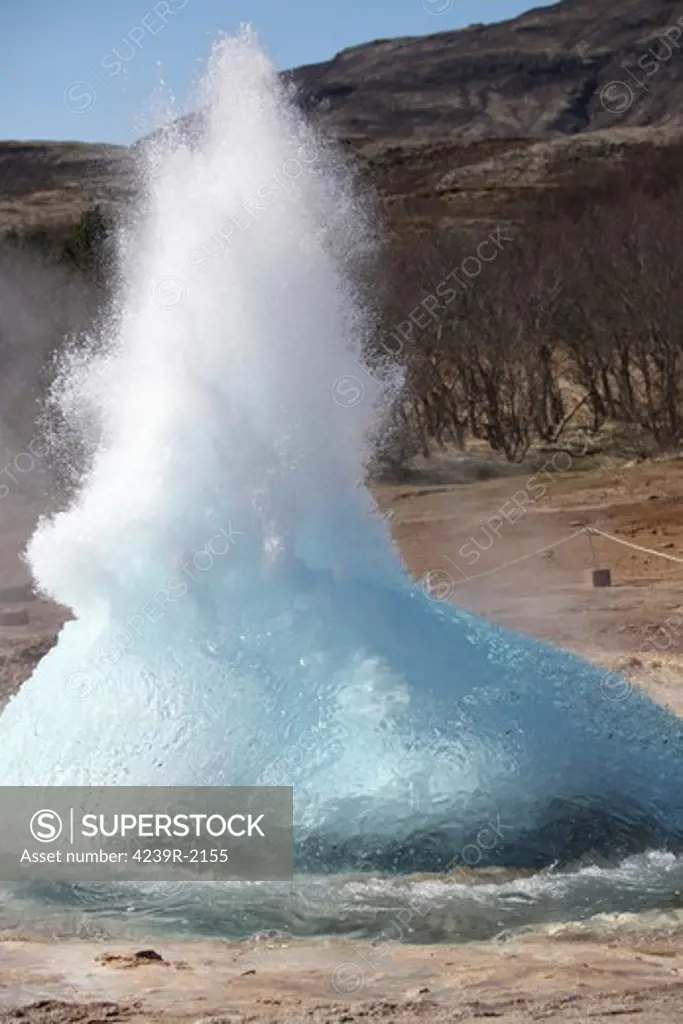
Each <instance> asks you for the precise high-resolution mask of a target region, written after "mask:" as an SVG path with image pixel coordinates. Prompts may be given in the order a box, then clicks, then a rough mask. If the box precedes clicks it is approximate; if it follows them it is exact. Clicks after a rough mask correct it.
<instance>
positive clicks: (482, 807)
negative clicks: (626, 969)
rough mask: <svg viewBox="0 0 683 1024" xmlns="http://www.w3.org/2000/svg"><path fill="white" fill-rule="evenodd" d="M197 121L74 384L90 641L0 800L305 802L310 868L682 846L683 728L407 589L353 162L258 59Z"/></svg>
mask: <svg viewBox="0 0 683 1024" xmlns="http://www.w3.org/2000/svg"><path fill="white" fill-rule="evenodd" d="M202 102H203V105H204V108H205V110H206V111H207V113H206V117H205V118H204V120H203V123H202V126H201V131H199V130H197V132H196V133H195V134H194V135H192V133H189V132H184V131H183V130H182V129H180V128H177V127H176V128H173V127H171V128H169V129H168V130H166V131H165V132H163V133H161V135H160V136H159V138H158V139H157V140H156V142H155V143H154V145H153V147H151V148H150V149H149V151H148V153H147V156H146V168H145V175H146V185H147V187H146V188H145V189H144V190H143V193H144V200H143V201H141V207H140V211H139V217H138V220H137V222H136V223H135V224H134V225H132V226H131V227H130V228H129V229H128V231H127V234H126V236H125V237H124V238H123V239H122V241H121V256H122V260H121V262H122V266H124V267H125V268H126V280H125V282H124V283H123V285H122V288H121V294H120V296H119V299H118V303H117V305H116V308H115V309H114V311H113V312H112V315H111V318H110V322H109V328H108V330H107V331H106V332H105V333H104V334H103V336H101V337H99V338H98V339H96V341H94V342H93V343H92V345H91V346H90V348H89V350H88V352H87V354H86V355H84V353H83V348H82V347H81V348H79V350H78V353H77V354H76V355H74V356H73V357H72V358H71V360H68V361H67V365H66V366H65V368H64V371H63V373H62V374H61V376H60V378H59V380H58V382H57V385H56V390H55V396H56V400H57V401H58V403H59V406H60V410H61V414H62V415H63V416H64V418H65V421H66V423H67V425H68V427H69V429H70V430H72V431H74V432H75V433H76V434H77V435H78V436H79V437H80V438H81V440H82V442H83V443H84V445H85V449H86V450H89V451H91V452H92V457H91V460H90V463H89V465H88V469H87V472H86V473H85V474H84V476H83V481H82V486H81V488H80V491H79V493H78V496H77V497H76V498H75V500H74V501H73V502H72V504H71V506H70V507H69V508H67V509H66V510H65V511H64V512H62V513H61V514H59V515H57V516H56V517H55V518H53V519H51V520H50V521H47V522H43V523H41V524H40V525H39V528H38V529H37V532H36V534H35V536H34V537H33V539H32V541H31V543H30V546H29V550H28V557H29V560H30V563H31V566H32V569H33V572H34V575H35V578H36V580H37V582H38V584H39V586H40V587H41V588H42V590H43V591H44V592H46V593H47V594H49V595H50V596H52V597H53V598H54V599H56V600H57V601H60V602H61V603H63V604H65V605H68V606H69V607H70V608H71V609H73V612H74V615H75V619H74V621H71V622H69V623H68V624H67V625H66V626H65V627H64V629H63V630H62V632H61V634H60V637H59V641H58V643H57V645H56V647H55V648H54V649H53V650H52V651H51V652H50V653H49V654H48V655H47V656H46V657H45V658H44V659H43V660H42V662H41V663H40V665H39V666H38V668H37V670H36V671H35V673H34V674H33V676H32V677H31V679H30V680H29V681H28V682H27V683H26V685H25V686H24V687H23V689H22V690H21V692H20V694H19V695H18V696H16V697H15V698H14V699H13V700H12V701H11V702H10V704H9V706H8V707H7V709H6V711H5V712H4V714H3V715H2V718H0V782H1V783H3V784H26V785H29V784H30V785H47V784H51V785H55V784H97V783H101V784H109V785H118V784H145V785H146V784H163V785H203V784H206V785H210V784H233V785H245V784H254V783H257V782H264V783H271V782H282V783H291V784H293V785H294V787H295V807H296V828H297V856H298V863H299V865H300V866H301V867H303V868H306V869H310V870H327V871H331V870H336V869H342V868H347V867H354V868H358V867H370V868H375V869H378V868H381V869H388V870H396V871H408V870H415V869H422V870H438V869H441V868H443V867H444V866H446V865H447V864H449V863H452V862H453V861H454V859H455V860H458V859H460V860H462V861H463V862H464V863H479V862H481V860H482V851H485V855H484V861H485V862H486V863H495V862H498V863H507V864H520V865H541V864H547V863H549V862H552V861H556V860H562V859H565V860H566V859H568V858H572V857H577V856H580V855H582V854H584V853H586V852H589V851H599V852H603V853H605V852H614V853H622V852H625V851H628V850H631V851H633V850H639V849H644V848H646V847H648V846H666V845H669V846H674V845H678V843H679V841H680V838H681V834H682V832H683V814H682V811H683V750H682V747H681V725H680V723H679V721H678V720H677V719H676V718H674V717H673V716H672V715H670V714H669V713H668V712H666V711H665V710H663V709H661V708H659V707H657V706H656V705H655V704H653V703H652V702H651V701H649V700H648V699H647V698H646V697H645V696H644V695H642V694H640V693H636V692H631V693H629V694H628V695H627V699H624V700H621V701H616V700H612V699H610V697H611V696H614V695H615V693H618V692H619V691H618V690H612V689H611V688H610V687H608V686H605V685H603V686H601V685H600V681H601V673H600V672H598V671H597V670H595V669H594V668H592V667H590V666H589V665H587V664H585V663H583V662H581V661H580V660H578V659H577V658H574V657H572V656H570V655H568V654H565V653H563V652H561V651H559V650H556V649H554V648H552V647H549V646H545V645H542V644H539V643H536V642H535V641H533V640H531V639H528V638H525V637H522V636H518V635H516V634H513V633H510V632H507V631H505V630H502V629H499V628H496V627H494V626H492V625H490V624H488V623H487V622H485V621H482V620H480V619H477V618H476V617H474V616H472V615H470V614H468V613H466V612H464V611H461V610H455V609H452V608H446V607H444V606H443V605H439V604H438V603H437V602H434V601H432V600H430V598H429V596H428V595H427V594H425V593H424V592H423V591H422V590H421V589H419V588H415V587H414V586H413V585H412V583H411V581H410V580H409V578H408V577H407V575H406V573H405V572H404V570H403V567H402V565H401V563H400V560H399V558H398V556H397V554H396V553H395V551H394V549H393V547H392V544H391V541H390V539H389V535H388V531H387V528H386V525H385V523H384V522H383V521H382V519H381V518H380V517H379V515H378V514H377V513H376V510H375V508H374V505H373V501H372V498H371V496H370V494H369V492H368V490H367V489H366V487H365V485H364V467H365V464H366V460H367V455H368V451H369V444H370V439H371V438H372V436H373V434H374V433H375V432H376V429H377V424H378V423H379V422H380V421H381V414H382V408H383V404H384V402H385V399H386V397H387V392H388V391H390V390H391V387H395V386H396V382H395V381H394V382H392V384H391V387H389V385H387V386H386V387H385V386H384V385H383V384H382V383H378V382H377V381H376V380H374V379H373V377H372V376H371V375H370V374H369V373H367V372H366V370H365V369H364V368H363V366H364V364H363V351H364V346H365V342H366V340H367V334H368V331H369V330H370V329H371V319H370V318H369V317H368V316H367V315H366V311H365V310H364V308H363V304H362V302H361V301H360V299H359V298H358V295H357V293H356V290H355V289H354V286H353V277H352V275H351V274H350V273H349V267H352V266H353V264H354V262H355V261H356V260H357V258H358V257H360V256H361V255H362V254H363V252H364V251H365V248H366V247H367V245H368V244H369V243H371V241H372V237H371V231H370V229H369V227H368V223H367V221H366V220H365V219H364V218H363V217H362V216H361V215H360V214H359V213H358V211H357V209H356V205H355V203H354V198H353V182H352V180H351V178H350V177H349V175H348V174H347V173H346V171H345V170H344V168H343V167H342V166H341V164H340V160H339V158H338V157H337V156H335V154H334V152H333V151H332V150H331V149H330V148H329V147H326V146H324V145H322V144H320V143H319V141H318V140H317V139H316V138H315V135H314V133H313V132H312V130H311V129H310V128H308V127H307V126H306V124H305V123H304V122H303V121H302V120H301V118H300V117H299V115H298V114H297V113H296V112H295V109H294V107H293V105H292V103H291V101H290V98H289V97H288V96H287V94H286V92H285V91H284V89H283V87H282V86H281V84H280V83H279V81H278V79H277V76H276V74H275V73H274V71H273V69H272V68H271V67H270V65H269V63H268V61H267V60H266V58H265V57H264V55H263V54H262V53H261V51H260V50H259V48H258V46H257V45H256V44H255V42H254V41H253V39H251V38H250V37H249V36H248V35H247V36H244V37H241V38H239V39H234V40H226V41H224V42H222V43H221V44H220V45H219V46H218V48H217V50H216V52H215V55H214V58H213V60H212V63H211V67H210V71H209V74H208V76H207V80H206V83H205V90H204V95H203V97H202ZM387 379H388V377H387ZM621 695H623V694H621ZM483 836H485V837H486V838H485V840H484V838H483ZM467 851H470V853H468V852H467ZM472 851H475V853H476V851H479V857H478V858H475V854H474V853H472ZM468 858H469V859H468Z"/></svg>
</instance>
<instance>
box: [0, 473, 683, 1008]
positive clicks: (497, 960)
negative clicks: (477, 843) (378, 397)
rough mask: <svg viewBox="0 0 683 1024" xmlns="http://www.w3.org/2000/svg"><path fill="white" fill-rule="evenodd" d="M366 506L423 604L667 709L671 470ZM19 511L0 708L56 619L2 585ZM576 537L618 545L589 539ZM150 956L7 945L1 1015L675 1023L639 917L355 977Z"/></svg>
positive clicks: (402, 953) (327, 959) (343, 954)
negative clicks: (446, 605) (450, 606)
mask: <svg viewBox="0 0 683 1024" xmlns="http://www.w3.org/2000/svg"><path fill="white" fill-rule="evenodd" d="M564 465H565V463H564V461H563V460H557V466H558V467H562V466H564ZM543 488H544V490H543ZM377 497H378V501H379V503H380V506H381V507H382V509H383V510H385V511H390V512H391V516H392V519H391V521H392V528H393V531H394V534H395V537H396V540H397V542H398V544H399V546H400V549H401V551H402V553H403V556H404V558H405V560H406V562H407V564H408V566H409V568H410V569H411V570H412V571H413V572H414V573H415V574H416V575H417V576H419V577H421V578H422V579H423V581H424V584H423V585H424V586H425V587H426V590H427V592H428V593H429V594H430V596H431V597H432V598H433V599H434V600H453V601H454V602H456V603H457V604H461V605H463V606H465V607H468V608H471V609H473V610H475V611H477V612H480V613H483V614H485V615H487V616H489V617H490V618H492V619H494V620H497V621H499V622H501V623H502V624H504V625H506V626H509V627H512V628H515V629H519V630H522V631H525V632H528V633H530V634H532V635H534V636H537V637H540V638H542V639H545V640H548V641H551V642H554V643H557V644H559V645H561V646H564V647H567V648H569V649H571V650H574V651H576V652H580V653H583V654H585V655H587V656H588V657H589V658H591V659H593V660H595V661H597V662H600V663H603V664H605V665H609V666H610V667H612V666H614V667H618V668H620V669H622V670H623V671H624V672H625V673H626V674H627V675H629V677H630V678H631V679H632V680H633V681H634V682H635V683H637V684H640V685H642V686H644V687H645V688H646V689H647V690H648V692H650V693H651V694H652V696H653V697H655V699H657V700H659V701H661V702H662V703H665V704H667V705H668V706H670V707H671V708H672V709H674V710H675V711H677V712H678V713H680V714H683V562H678V561H675V559H677V558H681V559H683V459H670V460H662V461H661V462H643V463H635V464H632V465H629V464H627V465H625V466H621V467H611V468H607V469H604V468H603V469H594V470H591V471H590V472H578V471H576V469H575V467H574V466H573V465H572V466H569V467H567V468H565V469H560V468H557V469H556V468H555V467H552V466H551V467H550V468H548V469H547V470H546V472H545V474H541V475H539V474H538V473H535V474H533V473H529V474H527V475H518V476H514V477H506V478H503V479H494V480H487V481H483V482H476V483H467V484H447V483H446V484H443V483H440V484H438V485H433V486H411V487H408V486H406V487H381V488H379V489H378V491H377ZM35 508H36V505H35V502H29V501H28V499H27V498H25V497H22V495H12V496H10V497H8V498H7V499H6V501H5V502H3V503H2V504H1V505H0V515H1V516H2V517H3V525H2V536H3V539H4V543H3V544H2V545H1V546H0V613H2V611H3V609H10V610H12V609H14V610H16V609H17V608H24V609H26V611H27V612H28V617H29V621H28V623H27V624H26V625H13V626H0V659H1V660H0V686H1V687H2V688H3V689H2V691H1V692H4V694H5V695H7V694H9V693H10V692H11V691H12V690H13V689H15V688H16V687H17V686H18V685H19V684H20V682H21V680H22V679H23V678H25V677H26V675H28V674H29V672H30V671H31V669H32V667H33V665H34V664H35V663H36V661H37V659H38V658H39V657H40V656H41V655H42V653H44V651H45V650H47V649H48V648H49V646H50V644H51V643H52V642H53V638H54V635H55V631H56V629H57V628H58V627H59V624H60V623H61V622H62V621H63V618H64V612H63V611H62V610H60V609H58V608H55V607H54V606H52V605H50V604H49V603H48V602H44V601H40V600H38V599H36V598H35V597H33V596H31V595H30V594H28V593H24V592H22V591H21V590H17V589H16V588H17V587H25V586H26V584H27V582H28V577H27V572H26V569H25V567H24V566H23V564H22V563H21V561H20V559H19V558H18V551H19V550H20V547H21V545H22V544H23V543H24V541H25V539H26V537H27V536H28V534H29V533H30V530H31V528H32V524H33V522H34V521H35V515H36V513H35ZM586 526H590V527H593V528H596V529H599V530H601V531H603V532H604V533H606V534H609V535H610V537H611V538H616V540H614V539H609V538H605V537H604V536H597V535H596V536H591V537H589V535H588V534H587V533H586V532H585V530H584V527H586ZM582 531H583V532H582ZM619 541H623V542H627V544H635V545H638V546H640V547H641V548H649V549H653V550H654V551H656V552H658V553H659V555H665V556H669V558H668V559H667V558H662V557H659V555H657V554H650V553H648V552H644V551H641V550H637V549H634V548H632V547H628V546H625V545H624V544H622V543H619ZM510 563H514V564H510ZM596 566H597V567H599V568H607V569H609V570H610V572H611V576H612V586H611V587H605V588H598V587H594V586H592V583H591V580H590V578H587V575H586V574H587V573H588V574H590V572H591V570H592V569H593V568H594V567H596ZM0 938H2V937H1V936H0ZM157 948H158V949H159V951H160V953H161V954H162V955H163V957H164V960H163V961H157V960H146V959H144V958H137V959H136V958H135V956H134V954H135V948H133V947H130V946H129V945H125V944H121V943H118V944H117V943H111V942H110V943H104V944H102V945H100V944H98V943H95V942H92V941H88V942H78V941H76V940H74V941H73V942H63V941H62V942H55V943H46V942H42V941H41V942H38V941H28V940H27V939H26V938H24V939H20V938H19V937H17V936H16V935H15V934H12V935H8V936H5V937H4V941H1V942H0V1021H2V1022H5V1021H15V1022H19V1021H21V1022H22V1024H71V1022H76V1021H82V1022H85V1021H105V1020H108V1021H119V1020H127V1021H131V1022H135V1024H138V1022H140V1024H141V1022H143V1021H179V1022H180V1021H182V1022H190V1021H192V1022H194V1024H200V1022H201V1024H227V1022H231V1024H236V1022H243V1021H244V1022H246V1021H253V1022H258V1024H260V1022H263V1024H274V1022H276V1021H282V1022H294V1021H296V1022H301V1021H311V1022H312V1024H318V1022H320V1024H322V1022H329V1024H337V1022H339V1024H341V1022H349V1024H351V1022H357V1021H360V1020H361V1019H373V1018H377V1019H381V1020H383V1021H396V1022H415V1021H418V1020H426V1021H434V1022H445V1021H449V1022H450V1021H454V1022H455V1021H465V1020H470V1019H475V1018H485V1017H491V1018H497V1019H499V1020H500V1021H501V1022H503V1024H518V1022H519V1024H521V1022H522V1021H532V1020H551V1021H557V1022H569V1021H577V1022H578V1021H580V1022H583V1024H587V1022H589V1021H593V1020H596V1021H599V1020H604V1021H606V1020H608V1019H613V1018H615V1017H618V1018H619V1019H620V1020H623V1021H624V1022H627V1021H634V1022H635V1021H638V1022H639V1024H655V1022H657V1024H659V1022H662V1024H663V1022H667V1024H669V1022H672V1021H675V1020H683V919H681V920H678V918H676V919H675V920H673V921H672V923H671V924H670V926H669V927H668V928H667V929H666V930H665V932H662V930H661V927H660V926H657V929H655V930H654V931H652V934H650V933H649V932H648V926H647V923H646V922H645V921H644V920H643V919H638V920H637V921H635V922H634V920H627V918H626V917H623V918H622V919H620V920H618V921H616V922H612V924H611V925H610V929H609V930H608V931H607V932H605V934H601V933H599V932H598V933H595V932H588V933H587V932H586V931H585V930H580V929H579V930H578V931H577V932H576V933H575V934H574V933H573V932H572V929H571V927H569V926H566V927H564V928H563V929H559V930H556V931H555V932H553V933H551V932H549V931H547V932H545V933H543V934H539V933H535V934H533V935H525V936H520V937H518V938H515V939H512V940H510V941H508V942H505V943H495V942H490V943H480V944H479V943H477V944H470V945H466V946H439V947H433V946H409V945H404V946H397V947H396V948H395V950H393V951H392V954H391V956H390V957H387V958H385V959H384V960H383V961H382V968H381V969H380V970H377V969H376V968H375V967H372V966H370V967H368V966H367V965H368V963H371V961H372V950H373V947H372V946H371V944H369V943H367V942H357V943H352V942H347V941H342V940H330V941H322V940H316V941H313V942H309V941H298V940H296V941H295V940H289V941H275V942H244V943H230V942H216V941H208V940H207V941H203V942H182V943H175V942H172V943H163V944H162V945H161V946H158V947H157Z"/></svg>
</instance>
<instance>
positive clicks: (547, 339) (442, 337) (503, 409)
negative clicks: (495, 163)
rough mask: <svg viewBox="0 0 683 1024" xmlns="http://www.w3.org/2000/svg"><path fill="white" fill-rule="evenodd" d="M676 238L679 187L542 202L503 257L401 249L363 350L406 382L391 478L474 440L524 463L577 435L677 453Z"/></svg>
mask: <svg viewBox="0 0 683 1024" xmlns="http://www.w3.org/2000/svg"><path fill="white" fill-rule="evenodd" d="M682 229H683V188H681V186H680V185H678V184H677V183H676V184H672V185H671V186H669V187H667V188H665V189H662V188H656V189H652V188H648V187H643V185H642V183H641V184H640V185H638V184H637V183H634V182H628V183H626V182H625V183H623V185H622V188H621V189H616V190H615V191H614V193H613V194H610V195H608V196H602V197H601V198H600V199H598V200H596V197H595V196H590V197H587V196H586V195H583V194H581V193H577V194H573V195H568V194H567V195H564V196H562V198H561V199H555V200H550V201H548V200H547V199H545V198H541V199H539V200H538V201H536V202H534V204H533V205H531V206H530V207H529V208H528V209H527V211H526V215H525V216H524V217H523V218H521V219H520V220H519V221H518V222H517V223H516V224H515V225H514V226H509V225H508V226H507V227H506V226H501V225H499V226H498V227H497V229H496V232H497V233H498V235H499V237H500V236H502V237H503V238H505V239H507V241H506V244H505V245H504V246H503V245H500V246H499V249H498V251H495V253H494V247H491V246H490V245H489V246H488V248H487V249H485V248H484V247H482V244H481V238H484V237H488V236H484V234H482V235H481V237H480V240H479V241H477V236H476V234H475V235H472V236H471V237H466V236H464V235H463V234H462V233H455V232H453V231H441V232H438V233H431V234H429V235H426V234H422V235H418V236H412V237H407V238H405V239H404V240H403V242H400V241H399V242H397V241H396V238H394V242H393V244H392V245H391V246H390V247H389V248H388V251H387V253H386V256H385V260H384V266H383V269H382V278H383V280H382V289H381V293H382V297H383V298H382V311H381V317H382V328H381V330H379V331H378V332H377V335H376V337H375V338H374V340H373V342H372V345H371V347H370V349H369V351H368V360H369V361H370V362H371V363H373V364H374V365H375V366H377V367H381V366H382V365H383V364H385V363H387V362H388V361H390V360H398V361H399V362H400V363H401V365H402V367H403V372H404V375H405V387H404V389H403V391H402V392H401V394H400V395H398V396H397V398H396V400H395V402H394V407H393V410H392V416H391V422H390V428H389V431H388V433H387V436H386V438H385V441H384V444H383V446H382V449H381V452H380V455H381V458H380V464H381V465H382V466H383V468H385V469H389V470H394V471H400V470H401V469H402V468H403V467H405V466H406V464H407V463H409V461H410V459H411V458H412V457H413V456H414V455H416V454H418V453H423V454H425V455H426V454H428V453H429V451H430V450H433V447H434V445H446V444H455V445H458V446H459V447H461V448H463V447H465V445H466V443H467V440H468V438H475V439H478V440H483V441H485V442H486V443H487V444H488V445H489V446H490V448H491V449H493V450H494V451H496V452H499V453H500V454H501V455H503V456H504V457H505V458H506V459H507V460H509V461H510V462H514V461H519V460H522V459H523V458H524V457H525V456H526V455H527V454H528V452H529V450H530V448H531V447H532V446H533V445H535V444H539V443H540V444H545V445H555V444H561V443H562V439H563V437H564V436H565V435H566V433H567V432H568V431H569V430H570V429H572V428H574V427H577V426H581V427H582V428H585V429H589V430H590V431H592V432H596V433H597V432H598V431H600V430H601V428H603V427H604V426H605V425H606V424H610V425H612V426H617V427H618V428H624V429H625V430H626V431H627V432H628V433H629V435H630V436H631V437H632V438H634V439H636V443H637V444H641V445H642V447H643V449H644V450H648V449H662V450H664V449H671V448H676V447H678V445H679V444H680V443H681V440H682V438H683V321H682V320H681V316H680V313H679V310H680V309H681V307H682V305H683V255H681V252H680V238H681V232H682ZM490 237H491V238H493V237H494V235H491V236H490ZM485 253H486V257H485ZM494 255H495V258H491V257H492V256H494ZM454 268H455V270H454Z"/></svg>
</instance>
